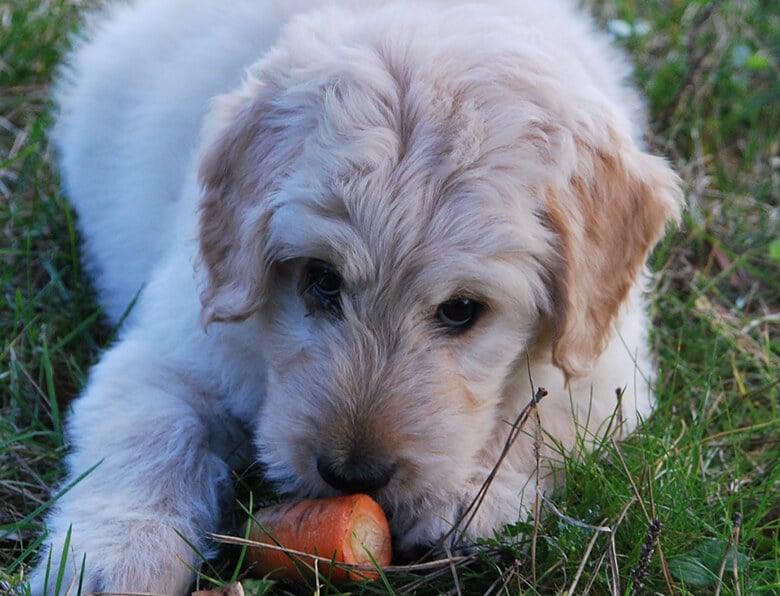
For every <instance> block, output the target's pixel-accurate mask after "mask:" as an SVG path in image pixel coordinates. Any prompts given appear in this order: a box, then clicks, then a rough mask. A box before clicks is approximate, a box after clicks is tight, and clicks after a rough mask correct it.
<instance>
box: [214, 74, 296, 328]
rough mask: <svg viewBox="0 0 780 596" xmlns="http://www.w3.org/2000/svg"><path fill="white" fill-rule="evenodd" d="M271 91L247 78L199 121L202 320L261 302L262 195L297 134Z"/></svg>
mask: <svg viewBox="0 0 780 596" xmlns="http://www.w3.org/2000/svg"><path fill="white" fill-rule="evenodd" d="M277 96H278V92H277V93H274V92H272V91H271V90H270V89H268V87H267V86H266V85H264V84H262V83H260V82H259V81H257V80H255V79H250V80H248V81H247V82H246V83H245V85H244V88H243V89H242V90H241V91H239V92H237V93H234V94H232V95H226V96H222V97H219V98H218V99H217V101H216V103H215V105H214V108H213V109H212V111H211V113H210V114H209V116H208V117H207V120H206V124H205V127H204V137H205V141H204V150H203V152H202V153H201V156H200V167H199V177H200V183H201V186H202V197H201V203H200V222H199V223H200V228H199V231H200V234H199V240H200V264H201V266H205V269H206V273H207V280H206V287H205V288H204V289H203V290H202V292H201V304H202V319H203V321H204V323H205V324H208V323H210V322H213V321H240V320H243V319H246V318H247V317H248V316H249V315H250V314H251V313H252V312H255V311H256V310H257V309H258V308H259V306H260V305H261V303H262V300H263V285H264V280H265V279H266V278H267V274H268V272H269V269H270V267H271V261H272V259H271V256H270V255H269V254H268V245H267V240H268V226H269V222H270V219H271V217H272V215H273V206H272V204H271V203H272V201H271V200H270V199H269V197H270V196H271V195H272V194H273V192H274V191H275V190H276V189H277V188H278V184H279V181H280V180H281V179H282V178H283V176H284V170H285V169H286V167H287V166H288V165H289V164H290V163H292V162H293V160H294V159H295V157H296V155H297V154H298V153H299V152H300V143H299V142H298V141H297V140H295V137H300V134H298V135H295V134H294V131H291V130H289V129H290V126H289V125H287V123H286V120H285V117H284V116H285V114H283V113H282V112H283V110H282V108H280V106H279V105H276V104H278V103H279V102H277V101H276V99H278V97H277ZM299 132H300V131H299Z"/></svg>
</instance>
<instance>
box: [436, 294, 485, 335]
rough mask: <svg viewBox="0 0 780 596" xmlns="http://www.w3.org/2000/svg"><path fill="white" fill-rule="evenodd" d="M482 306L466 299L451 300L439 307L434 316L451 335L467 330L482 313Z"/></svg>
mask: <svg viewBox="0 0 780 596" xmlns="http://www.w3.org/2000/svg"><path fill="white" fill-rule="evenodd" d="M483 309H484V306H483V305H482V304H481V303H479V302H477V301H475V300H470V299H468V298H453V299H452V300H448V301H447V302H443V303H442V304H440V305H439V308H438V309H437V311H436V316H437V317H438V319H439V322H440V323H441V324H442V326H444V327H445V328H446V329H448V330H449V331H450V332H453V333H462V332H463V331H466V330H467V329H469V328H470V327H471V326H472V325H473V324H474V323H475V322H476V320H477V318H478V317H479V315H480V314H481V313H482V310H483Z"/></svg>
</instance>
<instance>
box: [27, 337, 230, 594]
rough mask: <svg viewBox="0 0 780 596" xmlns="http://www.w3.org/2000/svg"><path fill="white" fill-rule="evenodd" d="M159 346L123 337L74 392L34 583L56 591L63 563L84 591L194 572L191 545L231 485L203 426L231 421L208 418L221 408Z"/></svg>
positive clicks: (160, 588) (180, 585)
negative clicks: (58, 487)
mask: <svg viewBox="0 0 780 596" xmlns="http://www.w3.org/2000/svg"><path fill="white" fill-rule="evenodd" d="M160 358H161V355H160V354H157V353H154V351H151V350H150V348H148V347H147V346H146V345H145V344H144V343H143V342H139V341H134V340H132V339H127V340H125V341H124V342H122V343H120V344H119V345H117V346H116V347H115V348H114V349H112V350H111V351H109V352H108V353H107V354H106V355H105V357H104V359H103V360H102V361H101V362H100V364H98V365H97V366H96V367H95V369H93V373H92V378H91V382H90V384H89V385H88V387H87V390H86V392H85V394H84V395H83V396H82V397H80V398H79V399H78V400H77V401H76V402H75V404H74V407H73V412H72V413H71V417H70V421H69V422H70V423H69V426H68V429H67V430H68V438H69V441H70V444H71V448H72V449H71V452H70V454H69V456H68V458H67V467H68V477H67V480H66V482H65V483H64V485H63V486H64V488H63V490H64V491H65V492H64V494H62V496H61V497H59V498H58V499H57V501H56V504H55V506H54V510H53V512H52V514H51V515H50V517H49V519H48V524H47V528H48V531H49V547H48V548H47V549H45V551H44V552H43V555H42V558H41V560H40V562H39V564H38V567H37V569H36V570H35V572H34V573H33V576H32V594H34V595H40V594H54V593H55V589H54V586H55V584H56V582H57V576H58V573H59V572H60V568H62V569H63V570H64V580H63V581H62V586H63V587H62V589H61V593H65V591H66V589H67V587H68V586H69V584H71V582H73V584H72V585H73V586H74V590H73V592H72V593H76V590H75V588H76V587H78V585H79V582H81V591H82V593H86V592H91V591H106V592H122V591H125V592H126V591H135V592H152V593H162V594H177V593H183V592H184V591H185V590H186V589H187V587H188V585H189V584H190V582H191V581H192V578H193V573H192V569H191V568H196V567H197V565H198V562H199V560H200V556H199V554H198V553H197V552H196V551H195V550H194V549H198V550H201V551H204V550H207V544H206V541H205V535H206V532H208V531H213V530H215V529H216V528H217V524H218V520H219V509H220V506H219V505H220V502H222V501H224V499H225V497H226V496H227V497H229V493H230V488H229V482H228V481H229V469H228V466H227V464H226V463H225V461H224V460H223V458H222V457H220V456H219V455H218V454H217V453H216V452H215V448H217V446H220V440H219V439H218V440H216V441H213V440H211V437H214V436H215V435H216V434H217V433H219V434H221V435H222V436H223V437H224V436H225V434H226V432H230V429H227V428H220V429H217V428H215V425H217V424H218V423H217V421H218V420H220V419H221V418H223V419H224V415H218V414H220V412H219V408H218V404H217V403H215V401H216V398H213V397H211V396H209V395H206V394H204V393H203V392H202V390H201V391H199V389H198V387H199V386H198V384H197V383H195V384H193V383H191V382H189V381H190V379H188V378H187V375H186V373H185V371H184V370H182V369H181V367H177V366H176V365H175V364H174V365H171V363H170V362H167V363H166V364H163V360H161V359H160ZM221 426H222V427H224V426H225V425H224V424H222V425H221ZM68 536H69V538H66V537H68ZM67 540H69V545H68V546H67V547H66V541H67ZM188 543H189V544H188ZM82 565H83V567H84V569H83V572H82ZM47 567H48V571H47ZM47 575H48V581H46V576H47Z"/></svg>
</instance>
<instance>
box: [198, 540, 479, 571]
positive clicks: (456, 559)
mask: <svg viewBox="0 0 780 596" xmlns="http://www.w3.org/2000/svg"><path fill="white" fill-rule="evenodd" d="M209 537H210V538H212V539H214V540H216V541H217V542H220V543H222V544H234V545H237V546H251V547H259V548H267V549H269V550H276V551H280V552H283V553H285V554H288V555H293V556H296V557H303V558H305V559H307V560H312V561H320V562H322V563H327V564H328V565H331V564H333V559H332V558H331V557H320V556H319V555H313V554H311V553H305V552H302V551H299V550H294V549H291V548H284V547H282V546H277V545H276V544H266V543H264V542H256V541H254V540H248V539H246V538H239V537H238V536H227V535H225V534H213V533H209ZM476 558H477V556H476V555H475V554H472V555H461V556H453V557H447V558H443V559H436V560H435V561H428V562H426V563H415V564H413V565H388V566H386V567H382V570H383V571H409V572H412V571H428V570H431V569H439V568H442V567H446V566H448V565H453V564H462V563H465V562H470V561H473V560H475V559H476ZM336 564H337V565H338V566H339V567H344V568H345V569H355V570H357V571H375V570H376V567H374V566H373V565H355V564H354V563H341V562H337V563H336Z"/></svg>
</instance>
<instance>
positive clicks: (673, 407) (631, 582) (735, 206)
mask: <svg viewBox="0 0 780 596" xmlns="http://www.w3.org/2000/svg"><path fill="white" fill-rule="evenodd" d="M86 4H89V3H88V2H79V1H78V0H38V1H34V0H5V1H1V0H0V260H1V262H2V267H1V268H0V281H1V283H2V295H1V296H0V300H2V304H0V342H1V344H0V355H1V358H0V592H2V591H3V590H4V589H11V588H13V587H15V586H21V584H22V582H23V579H24V577H25V574H26V573H28V571H29V569H30V567H31V564H32V562H33V561H34V557H35V554H36V548H37V546H38V540H39V535H40V530H41V513H42V511H44V510H45V509H46V508H47V506H48V504H49V503H50V498H51V496H52V494H53V491H54V490H56V486H57V482H58V480H59V479H60V476H61V472H62V470H61V468H60V460H61V456H62V454H63V451H64V446H63V438H62V427H61V422H62V419H63V417H64V416H65V415H66V413H67V409H68V404H69V402H70V400H71V399H72V398H73V397H74V396H75V395H76V394H77V393H78V391H79V389H80V388H81V387H82V386H83V384H84V378H85V374H86V371H87V370H88V368H89V366H90V364H91V363H92V362H94V360H95V359H96V358H97V357H98V354H99V350H100V349H101V348H102V347H104V346H105V345H106V344H107V342H108V340H109V337H110V330H108V329H105V328H104V327H103V326H101V324H100V322H99V311H98V308H97V306H96V304H95V302H94V298H93V295H92V293H91V290H90V286H89V281H88V279H87V278H86V277H85V276H84V274H83V273H82V271H81V267H80V264H79V256H78V239H77V237H76V234H75V232H74V228H73V221H72V217H71V214H70V212H69V209H68V205H67V202H66V201H65V200H64V198H63V197H62V195H61V194H60V192H59V190H58V184H57V176H56V173H55V172H54V171H53V169H52V167H51V154H50V149H49V146H48V144H47V139H46V130H47V127H48V125H49V115H48V110H49V105H48V91H49V85H50V82H51V79H52V76H53V70H54V68H55V65H56V64H57V63H58V61H59V59H60V56H61V52H62V51H63V49H64V47H65V43H66V37H67V33H68V32H69V31H71V30H73V29H74V28H76V27H77V26H78V22H79V14H80V12H81V11H82V9H83V7H84V6H85V5H86ZM587 4H589V5H590V6H591V8H593V10H594V12H595V14H596V15H597V17H598V19H599V21H600V22H601V23H602V24H603V25H604V26H607V24H608V23H609V22H610V21H614V20H617V19H620V20H623V21H626V22H627V23H630V24H636V23H640V26H639V27H635V34H633V35H631V36H629V37H625V38H622V39H621V40H620V41H619V43H620V44H622V45H624V46H625V47H626V48H627V50H628V51H629V52H630V54H631V55H632V57H633V59H634V63H635V64H636V69H637V70H636V79H637V82H638V85H639V86H640V87H641V88H642V89H643V90H644V92H645V94H646V96H647V97H648V102H649V108H650V112H651V115H652V123H653V124H652V127H651V129H650V130H648V138H649V142H650V144H651V146H652V147H653V148H654V149H655V150H657V151H659V152H662V153H664V154H665V155H667V156H668V157H669V158H670V159H671V160H672V163H673V164H674V166H675V167H676V169H677V170H678V171H679V172H680V174H681V176H682V177H683V179H684V181H685V184H686V189H687V191H688V193H687V194H688V197H689V204H690V206H689V209H688V211H687V213H686V215H685V220H684V224H683V226H682V228H681V229H680V230H679V231H678V232H677V233H676V234H673V235H670V237H669V238H668V239H667V241H666V242H665V243H664V244H663V245H662V246H661V247H660V248H659V249H658V250H657V251H656V253H655V254H654V257H653V267H654V269H656V270H657V271H658V272H659V278H658V283H657V286H656V288H655V302H654V304H655V306H654V319H655V322H656V332H655V336H654V342H655V347H656V351H657V353H658V355H659V359H660V369H661V374H660V379H659V383H658V385H659V387H658V401H659V407H658V411H657V412H656V414H655V415H654V416H653V417H652V418H651V419H650V420H649V421H648V423H647V425H646V426H645V427H644V429H643V430H642V431H641V432H639V433H638V434H636V435H635V436H634V437H632V438H631V439H630V440H629V441H626V442H623V443H613V442H611V441H606V442H604V444H603V445H602V446H601V448H600V449H598V450H597V452H596V453H594V454H587V455H581V456H579V457H576V458H570V459H569V460H567V461H566V463H565V468H566V474H567V485H566V487H565V488H562V489H561V490H560V491H559V492H557V493H556V494H555V495H553V496H552V497H551V500H550V503H549V504H548V503H541V504H540V512H541V513H543V515H541V516H540V517H539V518H538V519H537V521H535V522H534V521H529V522H528V523H525V524H518V525H517V526H515V527H512V528H507V535H506V536H504V537H502V538H501V539H500V540H491V541H486V543H485V545H484V549H483V552H482V553H481V554H479V555H477V556H475V557H473V558H472V559H473V560H469V561H467V562H458V563H453V564H452V565H451V566H445V567H444V568H443V569H440V570H437V571H433V572H431V571H428V572H420V571H418V572H415V573H411V572H409V573H405V574H391V575H390V576H389V584H388V585H389V586H392V589H393V590H394V591H396V592H398V593H404V592H409V591H413V590H416V591H417V592H418V593H420V594H425V593H452V594H455V593H458V587H457V586H460V589H461V590H462V592H463V593H466V594H474V593H482V592H487V591H491V593H501V594H517V593H525V594H534V593H540V594H556V593H565V592H566V591H567V590H570V593H572V594H580V593H585V592H586V591H588V590H590V592H591V593H593V594H610V593H621V594H630V593H632V589H636V584H637V583H638V581H640V580H641V581H642V582H643V583H644V587H643V588H642V589H641V590H637V591H636V593H661V594H669V593H676V594H716V593H717V594H744V595H748V594H778V593H780V457H779V456H778V454H780V385H778V377H780V320H779V317H778V313H780V107H779V106H780V51H779V50H780V11H778V10H777V7H776V2H774V1H773V0H765V1H758V0H753V1H751V0H743V1H740V2H736V1H733V2H731V1H722V2H718V3H709V2H701V1H693V0H689V1H682V0H664V1H661V0H648V1H645V2H637V1H635V0H614V1H612V0H609V1H607V0H605V1H595V0H593V1H591V2H588V3H587ZM641 24H646V32H643V31H642V25H641ZM654 520H657V521H658V522H659V523H660V526H654V529H653V530H651V529H650V526H651V523H652V522H654ZM659 528H660V529H659ZM607 529H608V530H609V531H605V530H607ZM235 555H236V553H235V552H233V551H230V550H228V551H227V553H226V555H225V556H224V557H223V558H222V559H221V560H220V561H219V562H217V563H215V564H214V565H213V566H211V567H209V566H205V567H204V569H203V573H204V575H206V576H208V577H212V578H214V579H215V580H216V581H217V582H225V581H228V580H230V579H231V578H232V577H234V573H235V571H236V556H235ZM455 578H457V582H456V579H455ZM246 587H247V589H248V591H251V593H260V592H262V591H264V590H269V589H270V591H271V592H275V593H279V592H282V591H283V590H284V589H283V588H281V587H279V586H278V585H277V586H275V587H273V586H269V585H268V584H263V583H253V584H247V585H246ZM365 591H366V592H369V593H371V592H377V593H386V592H387V591H389V590H388V587H387V585H384V584H382V583H378V584H375V585H372V586H370V587H367V588H365ZM322 592H323V593H324V592H328V590H326V589H323V590H322Z"/></svg>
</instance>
